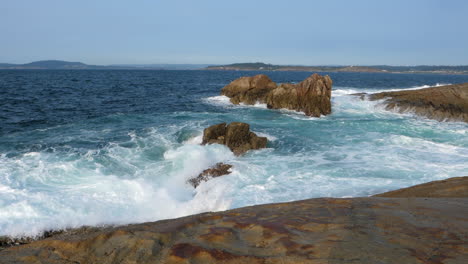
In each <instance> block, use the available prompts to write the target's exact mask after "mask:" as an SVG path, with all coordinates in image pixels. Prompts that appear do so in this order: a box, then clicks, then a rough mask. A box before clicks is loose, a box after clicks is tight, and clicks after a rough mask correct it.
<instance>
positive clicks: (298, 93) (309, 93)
mask: <svg viewBox="0 0 468 264" xmlns="http://www.w3.org/2000/svg"><path fill="white" fill-rule="evenodd" d="M331 89H332V80H331V79H330V77H329V76H328V75H327V76H320V75H318V74H316V73H315V74H313V75H311V76H309V77H308V78H306V79H305V80H304V81H302V82H300V83H298V84H290V83H284V84H280V85H277V84H276V83H275V82H273V81H272V80H270V78H268V76H266V75H264V74H259V75H256V76H253V77H241V78H239V79H237V80H234V81H233V82H231V83H230V84H228V85H226V86H225V87H224V88H223V89H222V90H221V94H222V95H225V96H227V97H229V98H230V101H231V102H232V103H234V104H239V103H244V104H248V105H252V104H255V103H265V104H267V106H268V108H272V109H281V108H284V109H290V110H295V111H300V112H304V113H305V114H306V115H308V116H314V117H320V116H321V115H328V114H330V113H331V101H330V99H331Z"/></svg>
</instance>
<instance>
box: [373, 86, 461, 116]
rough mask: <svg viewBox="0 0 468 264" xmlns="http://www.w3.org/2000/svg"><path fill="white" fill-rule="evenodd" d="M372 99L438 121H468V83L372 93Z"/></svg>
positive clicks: (395, 108) (401, 110) (391, 108)
mask: <svg viewBox="0 0 468 264" xmlns="http://www.w3.org/2000/svg"><path fill="white" fill-rule="evenodd" d="M368 98H369V99H370V100H380V99H385V101H384V103H385V104H386V109H387V110H396V111H398V112H408V111H410V112H414V113H415V114H417V115H421V116H425V117H428V118H431V119H435V120H438V121H445V120H449V121H464V122H468V83H463V84H454V85H446V86H439V87H431V88H424V89H419V90H403V91H396V92H382V93H376V94H370V95H369V96H368Z"/></svg>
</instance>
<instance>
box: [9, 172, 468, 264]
mask: <svg viewBox="0 0 468 264" xmlns="http://www.w3.org/2000/svg"><path fill="white" fill-rule="evenodd" d="M447 181H451V180H450V179H449V180H447ZM456 181H457V184H462V185H465V186H466V185H468V177H463V178H462V180H460V179H456ZM438 184H439V183H437V182H435V183H434V188H436V186H437V185H438ZM441 188H445V187H443V186H442V187H441ZM428 191H430V190H428ZM467 211H468V198H467V197H466V196H457V198H418V197H416V198H383V197H366V198H345V199H336V198H318V199H309V200H302V201H296V202H289V203H278V204H266V205H257V206H249V207H244V208H239V209H234V210H228V211H224V212H217V213H203V214H198V215H193V216H187V217H183V218H178V219H171V220H162V221H157V222H151V223H143V224H133V225H126V226H120V227H113V228H101V229H94V230H88V231H86V232H80V233H66V234H60V235H55V236H52V237H50V238H48V239H45V240H41V241H36V242H33V243H30V244H27V245H21V246H17V247H11V248H8V249H5V250H3V251H0V263H55V264H59V263H100V264H110V263H142V264H144V263H166V264H170V263H205V264H210V263H228V264H229V263H232V264H236V263H253V264H255V263H259V264H260V263H278V264H280V263H289V264H293V263H334V264H341V263H343V264H345V263H372V264H373V263H408V264H409V263H433V264H435V263H460V264H461V263H466V259H467V253H466V245H467V243H468V240H467V238H468V227H467V223H468V215H467V214H466V212H467Z"/></svg>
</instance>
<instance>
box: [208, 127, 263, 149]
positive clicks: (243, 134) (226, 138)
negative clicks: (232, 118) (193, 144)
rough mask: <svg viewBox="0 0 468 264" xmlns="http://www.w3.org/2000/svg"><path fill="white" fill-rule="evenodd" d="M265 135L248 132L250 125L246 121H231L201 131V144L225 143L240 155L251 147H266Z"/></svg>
mask: <svg viewBox="0 0 468 264" xmlns="http://www.w3.org/2000/svg"><path fill="white" fill-rule="evenodd" d="M267 141H268V140H267V138H266V137H258V136H257V134H255V133H253V132H250V126H249V124H246V123H241V122H232V123H230V124H229V125H227V126H226V123H221V124H217V125H213V126H210V127H208V128H206V129H205V130H204V131H203V141H202V144H213V143H217V144H223V145H226V146H227V147H228V148H229V149H230V150H231V151H232V152H234V154H235V155H241V154H243V153H245V152H247V151H249V150H251V149H260V148H266V145H267Z"/></svg>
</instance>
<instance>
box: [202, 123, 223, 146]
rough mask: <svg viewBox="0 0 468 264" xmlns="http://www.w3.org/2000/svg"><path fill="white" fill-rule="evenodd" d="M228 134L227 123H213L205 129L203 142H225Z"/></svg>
mask: <svg viewBox="0 0 468 264" xmlns="http://www.w3.org/2000/svg"><path fill="white" fill-rule="evenodd" d="M225 135H226V123H221V124H217V125H212V126H210V127H207V128H205V130H203V140H202V144H203V145H205V144H214V143H218V144H224V136H225Z"/></svg>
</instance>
